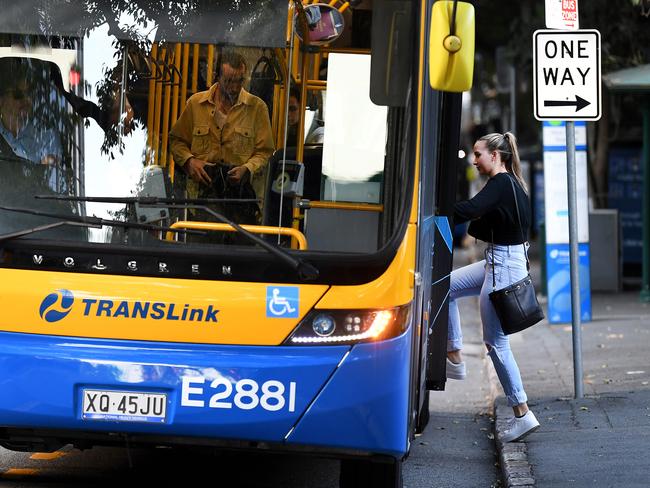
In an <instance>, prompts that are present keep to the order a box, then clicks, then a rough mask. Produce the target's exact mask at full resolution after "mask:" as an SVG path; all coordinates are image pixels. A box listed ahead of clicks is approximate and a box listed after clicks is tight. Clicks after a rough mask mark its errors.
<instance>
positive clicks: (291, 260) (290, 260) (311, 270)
mask: <svg viewBox="0 0 650 488" xmlns="http://www.w3.org/2000/svg"><path fill="white" fill-rule="evenodd" d="M147 205H148V206H151V207H159V206H161V204H147ZM165 206H167V207H168V208H177V209H188V210H189V209H195V210H203V211H205V212H208V213H209V214H210V215H212V216H213V217H215V218H216V219H217V220H219V221H220V222H223V223H224V224H228V225H230V226H231V227H232V228H233V229H235V230H236V231H237V232H238V233H239V234H241V235H243V236H244V237H246V238H247V239H248V240H250V241H252V242H254V243H255V244H258V245H259V246H260V247H262V248H264V249H266V250H267V251H268V252H270V253H271V254H273V255H274V256H276V257H278V258H279V259H281V260H282V261H284V262H285V263H287V264H289V265H290V266H291V267H292V268H293V269H295V270H296V271H297V272H298V275H299V276H300V277H301V278H302V279H304V280H315V279H316V278H318V275H319V271H318V269H317V268H316V267H315V266H312V265H311V264H309V263H308V262H306V261H303V260H302V259H300V258H295V257H293V256H292V255H291V254H289V253H288V252H287V251H285V250H284V249H282V248H280V247H277V246H274V245H273V244H270V243H269V242H267V241H265V240H264V239H262V238H261V237H258V236H256V235H255V234H253V233H252V232H249V231H247V230H246V229H244V228H243V227H242V226H241V225H239V224H236V223H235V222H233V221H232V220H230V219H229V218H227V217H226V216H225V215H223V214H220V213H219V212H215V211H214V210H212V209H211V208H209V207H206V206H205V205H169V204H166V205H165Z"/></svg>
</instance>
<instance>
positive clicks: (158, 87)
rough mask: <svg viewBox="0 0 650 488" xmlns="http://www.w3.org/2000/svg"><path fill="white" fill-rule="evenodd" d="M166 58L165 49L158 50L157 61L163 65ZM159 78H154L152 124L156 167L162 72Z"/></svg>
mask: <svg viewBox="0 0 650 488" xmlns="http://www.w3.org/2000/svg"><path fill="white" fill-rule="evenodd" d="M166 57H167V48H162V49H161V50H160V56H159V57H158V60H160V61H162V62H163V63H164V62H165V61H164V60H165V58H166ZM159 71H160V72H161V73H160V76H157V77H156V105H155V109H154V112H155V116H154V124H153V127H154V128H153V144H152V146H153V164H154V165H157V164H158V161H159V159H160V157H159V149H160V119H161V113H160V109H161V107H162V92H163V88H162V87H163V79H164V70H159Z"/></svg>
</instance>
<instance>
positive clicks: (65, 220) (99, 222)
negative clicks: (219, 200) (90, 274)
mask: <svg viewBox="0 0 650 488" xmlns="http://www.w3.org/2000/svg"><path fill="white" fill-rule="evenodd" d="M0 210H6V211H8V212H18V213H24V214H30V215H38V216H40V217H50V218H54V219H61V221H60V222H55V223H53V224H47V225H42V226H39V227H34V228H32V229H24V230H19V231H17V232H12V233H10V234H3V235H0V241H5V240H7V239H13V238H15V237H21V236H25V235H29V234H33V233H35V232H41V231H44V230H49V229H53V228H56V227H61V226H63V225H72V226H77V227H92V228H96V229H99V228H101V227H103V226H105V225H106V226H109V227H125V228H132V229H144V230H158V231H163V232H178V233H183V234H194V235H202V236H204V235H206V233H205V232H204V231H198V230H190V229H174V228H172V227H166V226H162V225H154V224H141V223H138V222H122V221H121V220H109V219H102V218H101V217H88V216H81V215H62V214H57V213H50V212H42V211H40V210H32V209H31V208H22V207H5V206H1V205H0Z"/></svg>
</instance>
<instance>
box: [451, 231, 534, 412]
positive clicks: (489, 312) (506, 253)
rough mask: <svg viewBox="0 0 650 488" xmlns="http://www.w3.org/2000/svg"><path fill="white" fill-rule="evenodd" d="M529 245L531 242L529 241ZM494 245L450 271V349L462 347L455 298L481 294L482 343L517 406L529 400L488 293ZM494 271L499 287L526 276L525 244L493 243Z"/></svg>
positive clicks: (506, 337)
mask: <svg viewBox="0 0 650 488" xmlns="http://www.w3.org/2000/svg"><path fill="white" fill-rule="evenodd" d="M526 246H528V244H527V243H526ZM492 269H493V264H492V245H488V247H487V249H486V250H485V259H484V260H483V261H479V262H477V263H473V264H470V265H468V266H464V267H462V268H459V269H457V270H454V271H453V272H452V273H451V284H450V287H449V330H448V338H447V339H448V341H447V351H456V350H460V349H462V348H463V333H462V331H461V328H460V313H459V311H458V304H457V303H456V300H457V299H459V298H462V297H469V296H477V295H478V297H479V311H480V314H481V322H482V324H483V342H485V345H486V346H487V348H488V356H490V358H491V359H492V363H493V364H494V369H495V370H496V372H497V376H498V377H499V381H500V382H501V386H502V387H503V391H504V393H505V395H506V398H507V399H508V405H510V406H511V407H512V406H515V405H519V404H521V403H525V402H527V401H528V397H527V396H526V392H525V391H524V386H523V384H522V382H521V374H520V373H519V367H518V366H517V362H516V361H515V358H514V356H513V355H512V351H511V350H510V341H509V339H508V336H507V335H505V334H504V333H503V329H502V328H501V322H500V321H499V317H497V314H496V311H495V310H494V307H493V306H492V302H490V297H489V296H488V295H489V294H490V292H492ZM494 272H495V278H496V289H497V290H499V289H501V288H505V287H506V286H508V285H510V284H512V283H515V282H516V281H519V280H521V279H523V278H524V277H525V276H526V275H527V274H528V270H527V269H526V256H525V254H524V246H522V245H521V244H517V245H513V246H502V245H495V246H494Z"/></svg>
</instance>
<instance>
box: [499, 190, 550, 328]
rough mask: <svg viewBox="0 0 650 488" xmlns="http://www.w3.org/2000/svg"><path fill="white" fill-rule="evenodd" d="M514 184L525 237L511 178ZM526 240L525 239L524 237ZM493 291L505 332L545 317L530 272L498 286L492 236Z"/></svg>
mask: <svg viewBox="0 0 650 488" xmlns="http://www.w3.org/2000/svg"><path fill="white" fill-rule="evenodd" d="M510 184H511V185H512V193H513V195H514V197H515V207H516V209H517V220H518V221H519V228H520V229H521V237H522V239H523V238H524V229H523V226H522V225H521V215H520V214H519V204H518V203H517V193H516V192H515V185H514V183H513V182H512V178H510ZM524 241H525V239H524ZM492 242H493V243H492V290H493V291H492V292H491V293H490V294H489V297H490V301H491V302H492V305H493V306H494V309H495V310H496V313H497V316H498V317H499V320H500V321H501V328H502V329H503V333H504V334H506V335H508V334H514V333H515V332H519V331H521V330H524V329H527V328H528V327H530V326H531V325H535V324H536V323H537V322H539V321H540V320H543V319H544V311H543V310H542V307H541V306H540V305H539V302H538V301H537V295H536V294H535V288H534V287H533V280H532V278H531V277H530V274H528V276H526V277H525V278H524V279H522V280H519V281H517V282H516V283H513V284H512V285H509V286H507V287H505V288H502V289H500V290H495V288H496V276H495V273H494V238H492ZM522 246H524V254H525V255H526V269H527V270H528V271H529V272H530V261H529V260H528V252H527V251H526V243H525V242H524V243H523V244H522Z"/></svg>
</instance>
